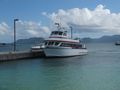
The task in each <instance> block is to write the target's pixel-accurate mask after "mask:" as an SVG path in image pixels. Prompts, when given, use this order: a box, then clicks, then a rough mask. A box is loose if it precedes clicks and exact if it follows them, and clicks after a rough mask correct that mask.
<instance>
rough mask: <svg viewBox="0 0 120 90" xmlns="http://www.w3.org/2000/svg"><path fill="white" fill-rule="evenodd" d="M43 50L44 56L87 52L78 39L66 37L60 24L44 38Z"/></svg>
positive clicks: (75, 54)
mask: <svg viewBox="0 0 120 90" xmlns="http://www.w3.org/2000/svg"><path fill="white" fill-rule="evenodd" d="M58 25H59V24H58ZM43 51H44V53H45V55H46V57H66V56H77V55H85V54H87V52H88V51H87V48H86V47H85V44H82V43H81V42H80V40H74V39H72V38H68V35H67V31H65V30H61V27H60V26H58V30H57V31H52V32H51V35H50V37H49V38H48V39H46V40H45V48H43Z"/></svg>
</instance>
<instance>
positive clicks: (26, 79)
mask: <svg viewBox="0 0 120 90" xmlns="http://www.w3.org/2000/svg"><path fill="white" fill-rule="evenodd" d="M86 45H87V48H88V50H89V52H88V54H87V55H85V56H76V57H67V58H36V59H23V60H16V61H8V62H0V90H120V46H115V45H114V43H88V44H86ZM29 48H30V45H29V46H27V45H19V46H18V47H17V49H18V50H25V49H26V50H29ZM11 50H12V49H11V48H10V47H9V46H2V47H0V51H1V52H3V51H11Z"/></svg>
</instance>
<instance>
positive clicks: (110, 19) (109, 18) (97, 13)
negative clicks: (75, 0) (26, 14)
mask: <svg viewBox="0 0 120 90" xmlns="http://www.w3.org/2000/svg"><path fill="white" fill-rule="evenodd" d="M44 15H45V16H47V17H49V18H50V20H52V21H53V22H60V23H62V25H64V26H65V27H66V26H69V25H71V26H73V28H74V29H77V30H79V31H80V32H82V33H99V32H100V33H101V32H103V33H104V34H120V13H111V11H110V10H109V9H107V8H105V6H103V5H101V4H100V5H98V6H97V7H96V8H95V9H93V10H90V9H88V8H82V9H80V8H72V9H68V10H63V9H59V10H58V12H53V13H50V14H49V13H45V12H44Z"/></svg>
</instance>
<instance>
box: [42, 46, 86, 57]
mask: <svg viewBox="0 0 120 90" xmlns="http://www.w3.org/2000/svg"><path fill="white" fill-rule="evenodd" d="M87 52H88V51H87V49H71V48H44V53H45V55H46V57H68V56H78V55H85V54H87Z"/></svg>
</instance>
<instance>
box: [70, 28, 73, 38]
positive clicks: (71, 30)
mask: <svg viewBox="0 0 120 90" xmlns="http://www.w3.org/2000/svg"><path fill="white" fill-rule="evenodd" d="M70 30H71V39H72V38H73V36H72V34H73V32H72V31H73V28H72V26H70Z"/></svg>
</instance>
